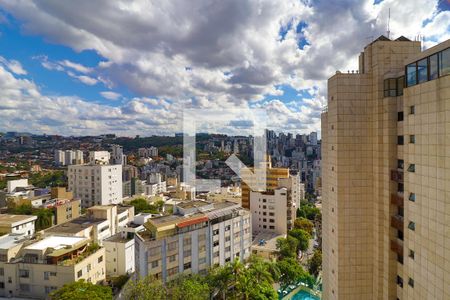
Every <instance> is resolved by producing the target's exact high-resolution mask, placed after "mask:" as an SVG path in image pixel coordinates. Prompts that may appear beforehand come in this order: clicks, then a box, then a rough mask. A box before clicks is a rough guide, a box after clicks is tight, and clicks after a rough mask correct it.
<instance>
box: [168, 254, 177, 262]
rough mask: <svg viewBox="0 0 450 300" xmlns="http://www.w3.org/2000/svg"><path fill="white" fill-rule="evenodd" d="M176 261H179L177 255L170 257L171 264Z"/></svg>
mask: <svg viewBox="0 0 450 300" xmlns="http://www.w3.org/2000/svg"><path fill="white" fill-rule="evenodd" d="M176 260H177V255H176V254H175V255H171V256H169V262H174V261H176Z"/></svg>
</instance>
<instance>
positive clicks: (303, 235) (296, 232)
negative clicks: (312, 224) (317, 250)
mask: <svg viewBox="0 0 450 300" xmlns="http://www.w3.org/2000/svg"><path fill="white" fill-rule="evenodd" d="M288 234H289V236H292V237H294V238H295V239H296V240H297V241H298V243H297V250H301V251H305V250H307V249H308V246H309V240H310V239H311V236H310V235H309V234H308V233H307V232H306V231H304V230H302V229H292V230H291V231H289V232H288Z"/></svg>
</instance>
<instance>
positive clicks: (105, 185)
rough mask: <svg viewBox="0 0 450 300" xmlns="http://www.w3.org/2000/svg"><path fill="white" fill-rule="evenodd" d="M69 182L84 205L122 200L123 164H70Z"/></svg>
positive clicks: (113, 202) (70, 188)
mask: <svg viewBox="0 0 450 300" xmlns="http://www.w3.org/2000/svg"><path fill="white" fill-rule="evenodd" d="M68 183H69V184H68V185H69V186H68V189H69V191H71V192H73V195H74V197H75V198H78V199H81V205H82V207H90V206H94V205H108V204H118V203H121V202H122V165H99V164H90V165H74V166H69V168H68Z"/></svg>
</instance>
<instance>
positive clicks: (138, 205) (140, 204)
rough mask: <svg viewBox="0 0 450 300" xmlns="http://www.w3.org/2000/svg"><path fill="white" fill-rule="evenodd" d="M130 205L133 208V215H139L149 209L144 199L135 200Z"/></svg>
mask: <svg viewBox="0 0 450 300" xmlns="http://www.w3.org/2000/svg"><path fill="white" fill-rule="evenodd" d="M130 205H133V206H134V213H135V214H139V213H141V212H144V211H148V210H149V209H150V205H149V204H148V201H147V200H146V199H144V198H136V199H134V200H132V201H131V202H130Z"/></svg>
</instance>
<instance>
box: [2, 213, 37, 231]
mask: <svg viewBox="0 0 450 300" xmlns="http://www.w3.org/2000/svg"><path fill="white" fill-rule="evenodd" d="M36 220H37V216H26V215H10V214H0V233H15V234H23V235H26V236H31V235H33V234H34V230H35V229H34V228H35V223H36Z"/></svg>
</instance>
